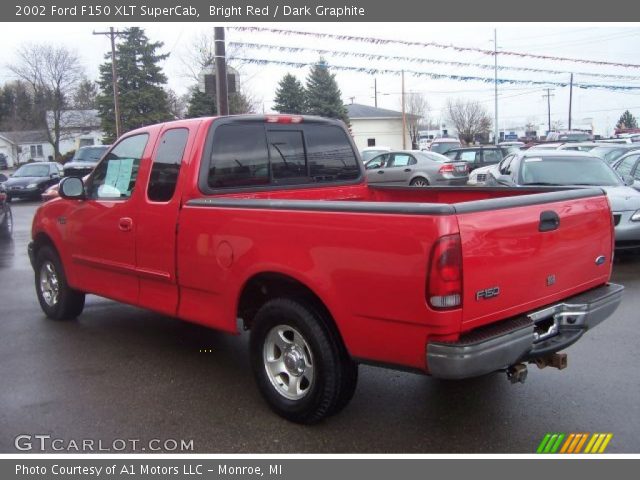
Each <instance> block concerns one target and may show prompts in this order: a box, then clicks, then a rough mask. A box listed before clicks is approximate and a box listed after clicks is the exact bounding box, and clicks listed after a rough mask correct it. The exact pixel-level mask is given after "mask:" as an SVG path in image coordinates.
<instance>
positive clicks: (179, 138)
mask: <svg viewBox="0 0 640 480" xmlns="http://www.w3.org/2000/svg"><path fill="white" fill-rule="evenodd" d="M189 143H190V142H189V129H188V128H186V127H173V126H172V127H171V128H169V129H166V130H164V131H163V132H162V133H161V135H160V138H159V140H158V142H157V145H156V148H155V151H154V154H153V156H152V163H151V168H150V169H149V172H148V176H149V177H148V178H149V181H148V183H146V191H145V192H142V193H143V195H142V197H143V198H142V199H141V202H140V205H141V207H140V211H141V215H140V216H139V218H138V222H137V228H136V270H137V272H138V276H139V278H140V295H139V300H138V304H139V305H140V306H142V307H147V308H150V309H152V310H155V311H159V312H162V313H165V314H167V315H175V314H176V309H177V306H178V286H177V279H176V263H175V248H176V232H177V227H178V225H177V221H178V212H179V210H180V193H179V192H180V191H181V190H180V189H179V188H177V187H178V182H179V180H180V179H181V176H180V171H181V166H182V159H183V157H184V156H185V155H187V154H188V152H189V151H190V148H191V145H190V144H189ZM142 185H145V183H144V182H142Z"/></svg>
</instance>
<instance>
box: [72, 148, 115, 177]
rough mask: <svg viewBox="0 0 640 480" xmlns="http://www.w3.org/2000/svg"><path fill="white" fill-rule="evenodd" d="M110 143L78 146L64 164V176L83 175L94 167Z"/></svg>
mask: <svg viewBox="0 0 640 480" xmlns="http://www.w3.org/2000/svg"><path fill="white" fill-rule="evenodd" d="M109 147H110V145H92V146H88V147H80V148H79V149H78V150H76V152H75V153H74V154H73V158H72V159H71V160H70V161H68V162H67V163H65V164H64V176H65V177H84V176H85V175H87V174H88V173H91V171H92V170H93V169H94V168H95V166H96V165H97V164H98V162H99V161H100V159H101V158H102V156H103V155H104V154H105V153H106V152H107V150H109Z"/></svg>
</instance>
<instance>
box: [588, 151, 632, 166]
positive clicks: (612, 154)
mask: <svg viewBox="0 0 640 480" xmlns="http://www.w3.org/2000/svg"><path fill="white" fill-rule="evenodd" d="M626 152H628V150H627V149H626V148H611V147H596V148H592V149H591V150H590V153H592V154H593V155H596V156H597V157H600V158H602V159H603V160H605V161H606V162H607V163H613V162H615V161H616V160H617V159H618V158H620V157H621V156H622V155H623V154H625V153H626Z"/></svg>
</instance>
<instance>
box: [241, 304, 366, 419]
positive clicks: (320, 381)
mask: <svg viewBox="0 0 640 480" xmlns="http://www.w3.org/2000/svg"><path fill="white" fill-rule="evenodd" d="M327 320H328V319H326V318H325V316H324V314H322V313H321V312H319V311H318V310H316V309H315V308H314V307H313V306H312V305H311V304H310V303H307V302H300V301H297V300H292V299H289V298H276V299H273V300H270V301H268V302H267V303H265V304H264V305H263V306H262V307H261V308H260V310H259V311H258V313H257V314H256V316H255V318H254V322H253V327H252V329H251V339H250V353H251V366H252V368H253V373H254V376H255V379H256V383H257V384H258V388H259V390H260V393H261V394H262V396H263V397H264V398H265V400H266V401H267V403H268V404H269V406H270V407H271V409H272V410H273V411H274V412H276V413H277V414H278V415H280V416H282V417H284V418H286V419H287V420H290V421H292V422H296V423H302V424H313V423H317V422H319V421H320V420H322V419H323V418H325V417H327V416H329V415H333V414H335V413H338V412H339V411H340V410H341V409H342V408H344V407H345V406H346V405H347V404H348V403H349V400H351V397H352V396H353V393H354V392H355V387H356V382H357V366H356V365H355V363H354V362H353V361H352V360H351V359H350V358H349V356H348V354H347V352H346V350H345V349H344V347H343V346H342V344H341V342H340V340H339V339H338V338H336V337H337V336H336V334H334V333H332V330H331V328H330V327H329V324H328V323H327Z"/></svg>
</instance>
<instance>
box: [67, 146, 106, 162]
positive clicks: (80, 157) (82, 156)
mask: <svg viewBox="0 0 640 480" xmlns="http://www.w3.org/2000/svg"><path fill="white" fill-rule="evenodd" d="M108 148H109V147H107V146H106V145H105V146H102V147H84V148H80V149H78V150H76V153H75V154H74V155H73V158H72V159H71V161H72V162H97V161H99V160H100V159H101V158H102V155H104V152H106V151H107V149H108Z"/></svg>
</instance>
